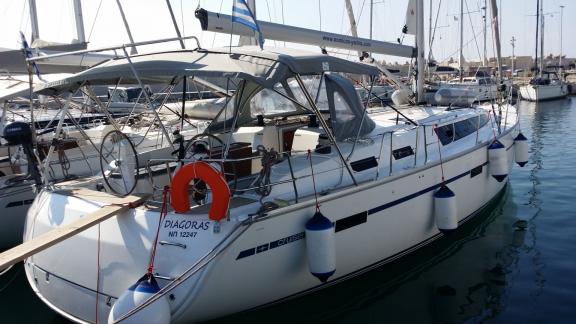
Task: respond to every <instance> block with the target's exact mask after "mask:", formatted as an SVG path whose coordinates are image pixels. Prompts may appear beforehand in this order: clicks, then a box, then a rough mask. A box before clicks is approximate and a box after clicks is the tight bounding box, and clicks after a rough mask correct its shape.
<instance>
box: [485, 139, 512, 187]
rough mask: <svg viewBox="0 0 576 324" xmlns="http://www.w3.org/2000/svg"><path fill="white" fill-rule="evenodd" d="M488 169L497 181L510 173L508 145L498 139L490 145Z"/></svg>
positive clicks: (500, 180)
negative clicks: (507, 155)
mask: <svg viewBox="0 0 576 324" xmlns="http://www.w3.org/2000/svg"><path fill="white" fill-rule="evenodd" d="M488 169H489V170H490V174H491V175H492V177H493V178H494V179H496V181H498V182H502V181H504V179H506V176H507V175H508V158H507V157H506V147H505V146H504V145H502V143H500V142H499V141H498V140H494V142H492V144H490V146H488Z"/></svg>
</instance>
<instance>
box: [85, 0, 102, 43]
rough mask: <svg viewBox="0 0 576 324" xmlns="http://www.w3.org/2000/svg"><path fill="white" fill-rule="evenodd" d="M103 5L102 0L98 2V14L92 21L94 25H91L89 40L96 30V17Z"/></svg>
mask: <svg viewBox="0 0 576 324" xmlns="http://www.w3.org/2000/svg"><path fill="white" fill-rule="evenodd" d="M101 6H102V0H100V3H99V4H98V9H96V15H95V16H94V20H93V21H92V27H90V33H89V34H88V42H89V41H90V38H92V32H93V31H94V26H95V25H96V19H97V18H98V13H100V7H101Z"/></svg>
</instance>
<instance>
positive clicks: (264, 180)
mask: <svg viewBox="0 0 576 324" xmlns="http://www.w3.org/2000/svg"><path fill="white" fill-rule="evenodd" d="M257 151H258V154H260V155H261V156H262V159H261V161H262V169H261V170H260V174H259V175H258V178H256V180H255V181H254V185H255V186H256V188H255V189H254V190H255V191H256V193H257V194H259V195H260V196H262V198H264V197H267V196H268V195H270V193H271V192H272V187H271V186H270V175H271V174H272V166H273V165H274V164H276V162H278V160H279V159H280V155H279V154H278V152H276V150H274V149H273V148H271V149H270V151H268V150H266V148H265V147H264V146H262V145H258V147H257Z"/></svg>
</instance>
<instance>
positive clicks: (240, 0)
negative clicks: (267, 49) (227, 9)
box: [232, 0, 264, 49]
mask: <svg viewBox="0 0 576 324" xmlns="http://www.w3.org/2000/svg"><path fill="white" fill-rule="evenodd" d="M232 22H233V23H234V22H237V23H239V24H242V25H244V26H246V27H248V28H250V29H252V30H254V34H255V36H256V38H257V39H258V45H260V49H262V46H264V38H263V37H262V32H260V27H258V23H257V22H256V19H255V18H254V14H252V11H251V10H250V8H248V5H247V4H246V0H234V5H233V6H232Z"/></svg>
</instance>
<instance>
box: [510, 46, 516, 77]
mask: <svg viewBox="0 0 576 324" xmlns="http://www.w3.org/2000/svg"><path fill="white" fill-rule="evenodd" d="M510 44H512V75H511V76H512V78H514V58H515V56H514V48H515V47H516V38H515V37H514V36H512V39H511V40H510Z"/></svg>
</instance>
